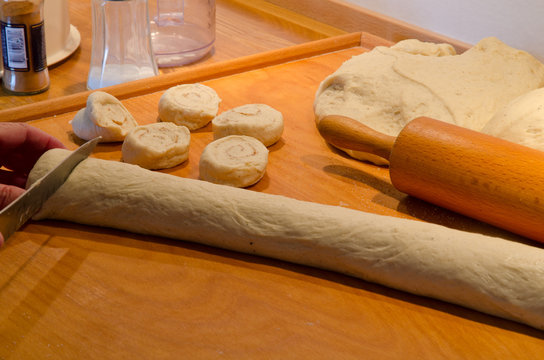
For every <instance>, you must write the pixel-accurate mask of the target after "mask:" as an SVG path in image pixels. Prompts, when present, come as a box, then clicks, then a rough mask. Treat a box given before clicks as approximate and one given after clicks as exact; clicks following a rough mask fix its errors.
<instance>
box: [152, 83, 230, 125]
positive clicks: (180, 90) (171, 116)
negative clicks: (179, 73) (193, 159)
mask: <svg viewBox="0 0 544 360" xmlns="http://www.w3.org/2000/svg"><path fill="white" fill-rule="evenodd" d="M220 102H221V99H220V98H219V96H218V95H217V93H216V92H215V90H213V89H212V88H210V87H208V86H206V85H202V84H183V85H177V86H174V87H171V88H170V89H168V90H166V91H165V92H164V94H162V96H161V98H160V100H159V117H160V119H161V121H166V122H173V123H175V124H177V125H184V126H187V128H188V129H189V130H196V129H199V128H201V127H204V126H206V125H207V124H208V123H209V122H210V121H211V120H212V119H213V118H214V117H215V116H216V115H217V112H218V111H219V103H220Z"/></svg>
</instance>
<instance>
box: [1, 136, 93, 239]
mask: <svg viewBox="0 0 544 360" xmlns="http://www.w3.org/2000/svg"><path fill="white" fill-rule="evenodd" d="M100 140H101V137H100V136H99V137H97V138H94V139H92V140H89V141H87V142H86V143H85V144H83V145H81V146H80V147H79V148H78V149H77V150H75V151H73V152H72V153H71V154H70V155H69V156H68V157H67V158H66V159H64V160H63V161H62V162H61V163H60V164H59V165H57V166H56V167H55V168H53V169H52V170H51V171H49V172H48V173H47V174H45V175H44V176H43V177H41V178H40V179H38V180H37V181H36V182H35V183H34V184H32V186H30V188H28V189H27V190H26V191H25V192H24V193H23V195H21V196H19V197H18V198H17V199H16V200H15V201H13V202H11V203H10V204H9V205H8V206H6V207H5V208H4V209H3V210H2V211H0V234H1V235H0V244H1V240H2V239H1V236H3V238H4V240H6V239H7V238H8V237H10V236H11V235H12V234H13V233H14V232H15V231H17V230H18V229H19V228H20V227H21V226H22V225H23V224H24V223H26V222H27V221H28V219H30V218H31V217H32V216H34V214H36V213H37V212H38V211H39V210H40V209H41V207H42V205H43V204H44V203H45V201H46V200H47V199H49V197H50V196H51V195H53V193H54V192H55V191H57V189H58V188H59V187H60V186H61V185H62V184H64V182H65V181H66V179H68V176H69V175H70V173H71V172H72V170H74V168H75V167H76V166H77V165H78V164H79V163H80V162H81V161H83V160H85V159H86V158H87V157H89V155H90V154H91V153H92V152H93V150H94V148H95V147H96V144H98V142H100Z"/></svg>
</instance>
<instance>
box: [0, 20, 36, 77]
mask: <svg viewBox="0 0 544 360" xmlns="http://www.w3.org/2000/svg"><path fill="white" fill-rule="evenodd" d="M0 31H1V32H2V55H3V60H4V68H6V69H9V70H14V71H29V70H30V65H29V59H28V55H27V54H28V47H27V44H28V41H27V37H26V26H25V25H23V24H7V23H5V22H0Z"/></svg>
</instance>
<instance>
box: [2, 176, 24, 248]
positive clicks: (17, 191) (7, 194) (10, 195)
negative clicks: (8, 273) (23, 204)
mask: <svg viewBox="0 0 544 360" xmlns="http://www.w3.org/2000/svg"><path fill="white" fill-rule="evenodd" d="M24 192H25V190H24V189H22V188H20V187H17V186H13V185H4V184H0V209H3V208H5V207H6V206H8V205H9V204H10V203H11V202H12V201H13V200H15V199H17V198H18V197H19V196H21V195H22V194H23V193H24ZM3 244H4V236H3V235H2V234H0V246H2V245H3Z"/></svg>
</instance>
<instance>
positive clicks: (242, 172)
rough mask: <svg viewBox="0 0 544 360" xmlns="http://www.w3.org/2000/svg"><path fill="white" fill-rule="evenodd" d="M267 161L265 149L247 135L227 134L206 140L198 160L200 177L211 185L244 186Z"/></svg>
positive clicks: (262, 170) (261, 172) (257, 177)
mask: <svg viewBox="0 0 544 360" xmlns="http://www.w3.org/2000/svg"><path fill="white" fill-rule="evenodd" d="M267 164H268V149H267V148H266V146H264V145H263V143H262V142H260V141H259V140H257V139H255V138H254V137H251V136H245V135H229V136H226V137H224V138H221V139H218V140H214V141H213V142H211V143H209V144H208V145H207V146H206V147H205V148H204V151H203V152H202V155H201V157H200V163H199V170H200V178H201V179H202V180H206V181H209V182H212V183H215V184H222V185H230V186H234V187H247V186H250V185H253V184H255V183H256V182H257V181H259V180H260V179H261V178H262V177H263V175H264V173H265V171H266V165H267Z"/></svg>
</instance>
